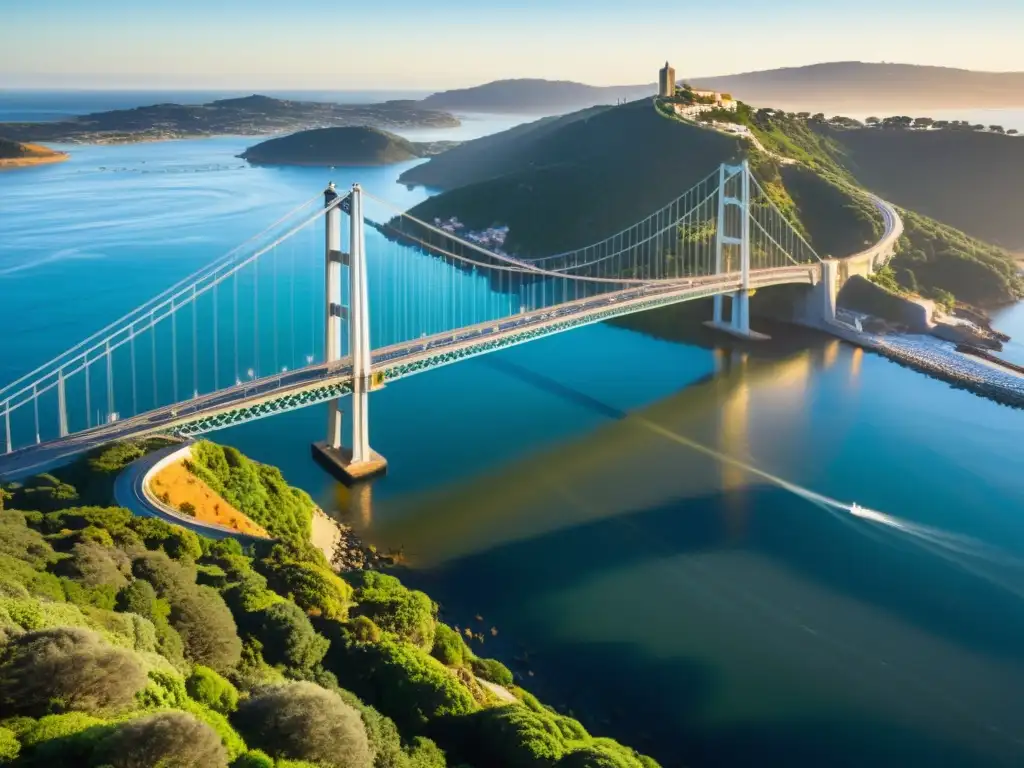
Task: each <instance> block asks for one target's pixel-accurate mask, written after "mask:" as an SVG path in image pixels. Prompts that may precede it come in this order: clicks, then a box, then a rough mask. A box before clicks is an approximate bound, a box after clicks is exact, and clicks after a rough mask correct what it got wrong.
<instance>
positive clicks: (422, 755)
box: [408, 736, 447, 768]
mask: <svg viewBox="0 0 1024 768" xmlns="http://www.w3.org/2000/svg"><path fill="white" fill-rule="evenodd" d="M446 765H447V761H446V760H445V757H444V752H442V751H441V748H440V747H438V746H437V744H435V743H434V742H432V741H431V740H430V739H425V738H423V737H422V736H417V737H416V738H415V739H413V741H412V744H411V745H410V746H409V752H408V766H409V768H445V766H446Z"/></svg>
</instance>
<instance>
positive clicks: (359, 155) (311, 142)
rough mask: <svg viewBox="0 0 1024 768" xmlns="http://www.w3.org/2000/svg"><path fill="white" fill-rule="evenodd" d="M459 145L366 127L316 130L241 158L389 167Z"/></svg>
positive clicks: (268, 144) (255, 148) (254, 149)
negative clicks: (416, 138) (414, 139)
mask: <svg viewBox="0 0 1024 768" xmlns="http://www.w3.org/2000/svg"><path fill="white" fill-rule="evenodd" d="M457 143H458V142H454V141H435V142H412V141H407V140H406V139H403V138H402V137H401V136H396V135H395V134H393V133H388V132H387V131H383V130H380V129H379V128H371V127H369V126H365V125H358V126H344V127H341V128H314V129H312V130H308V131H299V132H298V133H293V134H291V135H290V136H281V137H278V138H275V139H268V140H267V141H264V142H261V143H260V144H257V145H255V146H252V147H249V149H247V150H245V152H243V153H242V154H241V155H239V157H241V158H243V159H245V160H248V161H249V162H250V163H253V164H254V165H312V166H335V165H389V164H391V163H401V162H405V161H406V160H415V159H417V158H420V157H428V156H430V155H435V154H438V153H439V152H443V151H445V150H447V149H451V148H452V147H453V146H455V145H456V144H457Z"/></svg>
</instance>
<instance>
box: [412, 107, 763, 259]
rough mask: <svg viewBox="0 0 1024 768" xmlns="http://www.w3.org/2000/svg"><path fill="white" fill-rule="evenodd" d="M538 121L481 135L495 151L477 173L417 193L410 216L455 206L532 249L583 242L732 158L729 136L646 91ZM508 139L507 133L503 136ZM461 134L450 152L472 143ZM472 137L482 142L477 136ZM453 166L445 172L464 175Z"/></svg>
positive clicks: (737, 149)
mask: <svg viewBox="0 0 1024 768" xmlns="http://www.w3.org/2000/svg"><path fill="white" fill-rule="evenodd" d="M580 118H581V115H580V114H579V113H577V115H576V116H575V119H566V118H561V119H558V120H556V121H555V122H553V123H548V124H545V125H542V126H541V127H540V129H539V130H538V129H535V130H533V131H529V132H526V133H525V134H524V133H523V132H519V133H518V134H513V135H511V136H510V135H509V132H505V133H503V134H498V135H497V136H494V137H490V138H491V141H490V142H489V144H490V151H491V152H492V153H493V154H494V155H495V156H496V158H495V160H493V161H492V162H487V163H484V164H483V165H482V166H481V170H480V171H479V174H480V175H483V176H485V178H487V180H486V181H479V182H476V183H473V182H472V181H470V182H469V183H467V184H466V186H460V187H458V188H457V189H453V190H451V191H449V192H446V193H443V194H441V195H438V196H436V197H433V198H430V199H429V200H427V201H425V202H423V203H421V204H420V205H418V206H416V207H415V208H414V209H413V210H412V214H413V215H414V216H418V217H421V218H427V220H430V219H431V218H433V217H435V216H440V217H447V216H452V215H457V216H459V218H460V219H461V220H462V221H463V222H465V223H466V224H467V226H469V227H471V228H478V227H486V226H490V225H491V224H494V223H504V224H507V225H508V226H509V228H510V234H509V239H508V241H507V243H508V247H509V248H511V249H513V250H515V251H516V252H518V253H520V254H521V255H524V256H529V255H534V256H541V255H546V254H549V253H552V252H556V251H559V250H563V249H568V248H573V247H576V246H580V245H584V244H586V243H589V242H592V241H594V240H597V239H600V238H602V237H605V236H607V235H610V234H612V233H614V232H616V231H618V230H620V229H621V228H623V227H624V226H627V225H629V224H632V223H633V222H635V221H638V220H639V219H642V218H644V217H646V216H647V215H648V214H650V212H651V211H653V210H655V209H657V208H659V207H660V206H662V205H664V204H666V203H667V202H669V201H670V200H672V199H674V198H675V197H676V196H678V195H679V194H681V193H682V192H684V191H685V190H687V189H688V188H689V187H691V186H692V185H693V184H694V183H696V182H697V181H700V180H701V179H702V178H704V177H705V176H707V175H708V174H709V173H711V172H712V171H714V169H715V167H716V166H717V165H718V164H719V163H720V162H722V161H733V162H735V161H737V160H738V159H739V158H740V157H741V156H742V154H743V152H744V150H745V147H744V145H743V143H742V142H741V141H739V140H738V139H735V138H732V137H729V136H725V135H722V134H719V133H716V132H713V131H704V130H700V129H698V128H691V127H688V126H685V125H683V124H681V123H679V122H676V121H673V120H669V119H666V118H664V117H662V116H660V115H659V114H657V113H656V112H655V111H654V109H653V108H652V106H651V102H650V101H642V102H635V103H631V104H626V105H623V106H620V107H613V108H608V109H598V110H586V111H585V114H583V115H582V119H580ZM506 142H507V143H506ZM474 144H476V142H467V144H465V145H463V146H462V147H460V148H459V149H457V150H453V151H452V153H445V154H444V155H440V156H438V157H437V158H435V159H433V160H431V161H430V162H429V163H427V166H431V165H434V163H437V164H438V168H442V162H443V160H444V158H445V156H446V155H448V154H454V153H455V152H458V153H460V154H462V155H463V156H467V153H469V152H471V151H474V148H473V145H474ZM478 146H481V145H478ZM448 165H449V167H451V168H452V169H453V170H452V171H451V174H450V175H446V177H445V181H447V182H449V183H450V184H453V185H454V184H457V183H459V182H461V181H463V180H465V179H466V178H467V177H469V176H468V174H467V173H465V172H463V171H462V169H458V170H454V168H455V165H454V163H450V164H448Z"/></svg>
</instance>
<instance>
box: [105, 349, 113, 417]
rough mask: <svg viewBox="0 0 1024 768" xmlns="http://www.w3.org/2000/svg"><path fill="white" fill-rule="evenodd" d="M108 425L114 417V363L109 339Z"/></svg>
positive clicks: (107, 353)
mask: <svg viewBox="0 0 1024 768" xmlns="http://www.w3.org/2000/svg"><path fill="white" fill-rule="evenodd" d="M106 346H107V351H106V357H107V423H109V422H110V420H111V419H112V418H113V417H114V362H113V357H112V355H111V354H110V339H109V338H108V339H107V344H106Z"/></svg>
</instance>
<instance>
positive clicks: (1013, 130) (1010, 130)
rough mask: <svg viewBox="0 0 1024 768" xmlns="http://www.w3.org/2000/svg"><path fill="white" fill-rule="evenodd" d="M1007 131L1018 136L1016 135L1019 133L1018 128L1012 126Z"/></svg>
mask: <svg viewBox="0 0 1024 768" xmlns="http://www.w3.org/2000/svg"><path fill="white" fill-rule="evenodd" d="M1007 133H1008V134H1009V135H1010V136H1016V135H1017V134H1018V133H1019V131H1018V130H1017V129H1016V128H1010V129H1009V130H1008V131H1007Z"/></svg>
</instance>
